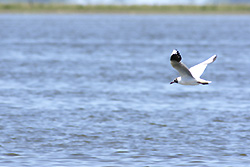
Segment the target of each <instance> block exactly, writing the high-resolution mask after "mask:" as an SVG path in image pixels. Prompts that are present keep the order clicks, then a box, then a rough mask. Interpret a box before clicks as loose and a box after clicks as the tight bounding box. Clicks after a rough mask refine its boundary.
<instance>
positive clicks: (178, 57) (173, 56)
mask: <svg viewBox="0 0 250 167" xmlns="http://www.w3.org/2000/svg"><path fill="white" fill-rule="evenodd" d="M170 60H171V61H177V62H180V61H181V54H180V52H179V51H178V50H177V49H174V50H173V52H172V54H171V57H170Z"/></svg>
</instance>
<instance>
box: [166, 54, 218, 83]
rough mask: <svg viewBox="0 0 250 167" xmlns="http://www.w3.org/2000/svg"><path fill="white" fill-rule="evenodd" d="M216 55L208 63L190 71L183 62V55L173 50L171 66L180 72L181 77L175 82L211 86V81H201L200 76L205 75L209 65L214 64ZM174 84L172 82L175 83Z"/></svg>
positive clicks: (204, 62) (203, 63) (205, 62)
mask: <svg viewBox="0 0 250 167" xmlns="http://www.w3.org/2000/svg"><path fill="white" fill-rule="evenodd" d="M216 57H217V56H216V55H214V56H212V57H210V58H209V59H207V60H206V61H203V62H201V63H200V64H197V65H195V66H193V67H191V68H190V69H188V68H187V66H186V65H185V64H183V63H182V62H181V55H180V53H179V52H178V51H177V50H173V52H172V54H171V58H170V60H171V61H170V62H171V65H172V66H173V67H174V68H175V69H176V70H177V71H178V72H179V74H180V77H177V78H176V79H175V80H174V82H176V83H179V84H181V85H199V84H209V83H211V81H206V80H204V79H201V78H200V76H201V75H202V74H203V72H204V70H205V69H206V67H207V65H208V64H210V63H212V62H214V61H215V59H216ZM174 82H171V84H172V83H174Z"/></svg>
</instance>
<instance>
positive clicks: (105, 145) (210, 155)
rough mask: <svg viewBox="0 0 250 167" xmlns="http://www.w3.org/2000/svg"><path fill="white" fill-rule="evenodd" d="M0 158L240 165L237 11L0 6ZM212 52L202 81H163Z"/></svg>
mask: <svg viewBox="0 0 250 167" xmlns="http://www.w3.org/2000/svg"><path fill="white" fill-rule="evenodd" d="M0 25H1V26H0V37H1V40H0V69H1V70H0V132H1V138H0V164H1V166H13V167H14V166H15V167H16V166H98V167H99V166H138V167H141V166H155V167H156V166H157V167H158V166H164V167H166V166H171V167H172V166H225V167H228V166H238V167H240V166H242V167H243V166H244V167H245V166H248V165H249V164H250V160H249V156H250V148H249V147H248V146H249V145H250V114H249V107H250V104H249V99H250V87H249V83H250V79H249V70H250V68H249V63H250V61H249V53H250V40H249V39H250V35H249V34H250V17H249V16H247V15H202V16H199V15H177V16H175V15H53V14H51V15H46V14H43V15H6V14H2V15H0ZM176 48H177V49H178V50H179V51H180V52H181V54H182V56H183V61H184V62H185V64H186V65H187V66H189V67H191V66H192V65H195V64H197V63H200V62H201V61H203V60H205V59H207V58H209V57H210V56H212V55H213V54H217V55H218V58H217V60H216V61H215V62H214V63H213V64H211V65H209V66H208V68H207V70H206V71H205V73H204V75H203V76H202V77H203V78H204V79H207V80H211V81H213V82H212V84H210V85H207V86H202V85H200V86H182V85H177V84H173V85H170V84H169V82H171V81H172V80H173V79H174V78H176V77H177V76H178V73H177V72H176V71H175V70H174V69H173V68H172V67H171V65H170V63H169V58H170V54H171V52H172V50H173V49H176Z"/></svg>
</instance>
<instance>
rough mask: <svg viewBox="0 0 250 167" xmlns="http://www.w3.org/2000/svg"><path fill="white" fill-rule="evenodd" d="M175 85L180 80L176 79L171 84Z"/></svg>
mask: <svg viewBox="0 0 250 167" xmlns="http://www.w3.org/2000/svg"><path fill="white" fill-rule="evenodd" d="M173 83H178V79H177V78H175V79H174V80H173V81H172V82H170V84H173Z"/></svg>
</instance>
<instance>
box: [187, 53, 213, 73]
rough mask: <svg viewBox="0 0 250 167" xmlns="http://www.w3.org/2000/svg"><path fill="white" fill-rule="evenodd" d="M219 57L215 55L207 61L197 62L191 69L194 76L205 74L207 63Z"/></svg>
mask: <svg viewBox="0 0 250 167" xmlns="http://www.w3.org/2000/svg"><path fill="white" fill-rule="evenodd" d="M216 58H217V56H216V55H213V56H212V57H210V58H209V59H207V60H206V61H203V62H201V63H200V64H197V65H195V66H193V67H191V68H190V69H189V71H190V72H191V74H192V76H193V77H194V78H200V76H201V75H202V74H203V72H204V70H205V69H206V67H207V65H208V64H210V63H212V62H214V61H215V59H216Z"/></svg>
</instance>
